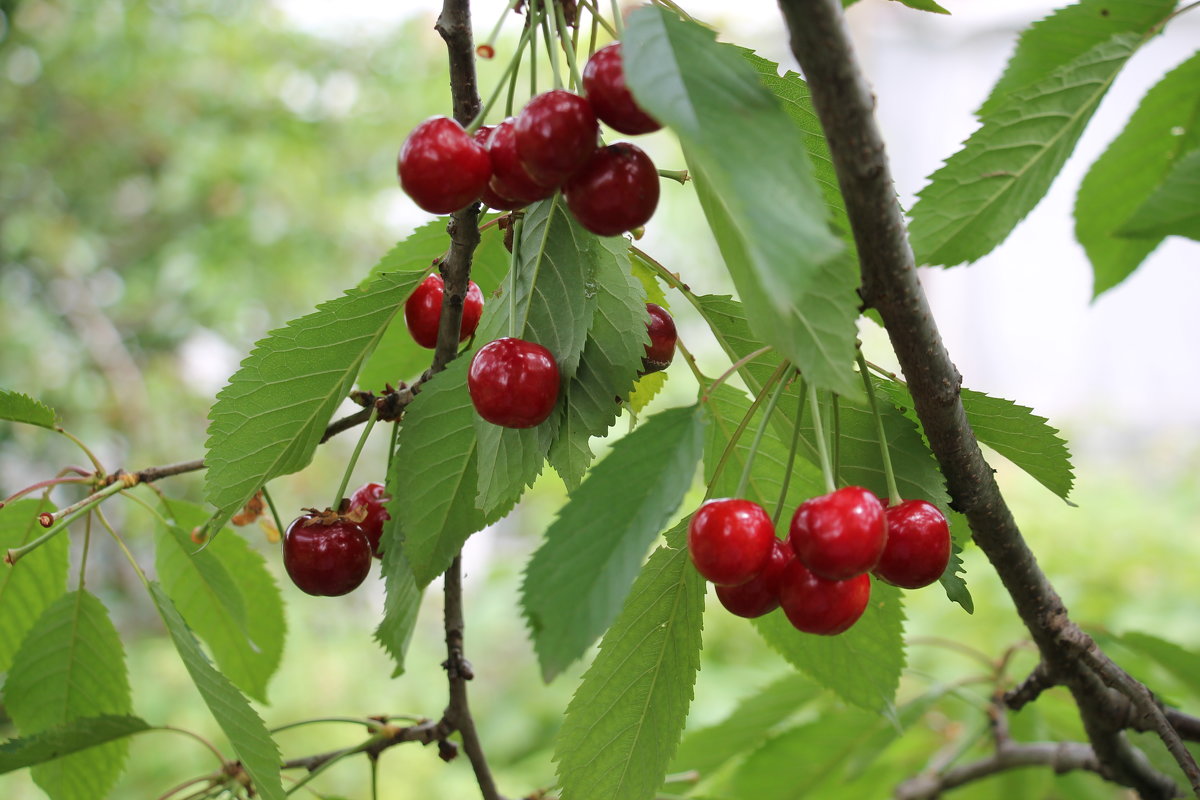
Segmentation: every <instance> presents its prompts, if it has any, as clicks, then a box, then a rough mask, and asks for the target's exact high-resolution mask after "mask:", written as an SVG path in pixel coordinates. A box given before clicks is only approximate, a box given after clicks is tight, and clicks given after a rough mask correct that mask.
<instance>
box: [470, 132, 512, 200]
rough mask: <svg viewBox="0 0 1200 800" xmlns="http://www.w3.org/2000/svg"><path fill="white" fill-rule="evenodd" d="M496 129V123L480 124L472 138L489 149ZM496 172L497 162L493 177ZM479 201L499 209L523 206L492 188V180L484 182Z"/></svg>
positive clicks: (493, 169)
mask: <svg viewBox="0 0 1200 800" xmlns="http://www.w3.org/2000/svg"><path fill="white" fill-rule="evenodd" d="M495 129H496V127H495V126H494V125H480V126H479V127H478V128H476V129H475V134H474V135H473V136H472V137H471V138H473V139H474V140H475V141H476V143H478V144H479V146H480V147H482V148H483V149H484V150H487V144H488V139H489V138H490V137H491V135H492V131H494V130H495ZM488 160H489V161H490V160H491V154H490V153H489V154H488ZM495 173H496V167H495V164H493V165H492V175H493V177H494V176H495ZM479 202H481V203H483V204H484V205H485V206H487V207H488V208H492V209H498V210H500V211H512V210H513V209H516V208H520V207H521V206H520V205H519V204H518V203H517V202H516V201H515V200H511V199H509V198H507V197H502V196H501V195H498V194H496V192H495V191H493V189H492V182H491V180H489V181H488V182H487V183H486V184H484V187H483V195H481V196H480V198H479Z"/></svg>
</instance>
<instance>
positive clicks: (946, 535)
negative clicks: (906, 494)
mask: <svg viewBox="0 0 1200 800" xmlns="http://www.w3.org/2000/svg"><path fill="white" fill-rule="evenodd" d="M884 514H885V515H886V516H887V528H888V537H887V546H886V547H884V548H883V556H882V557H881V558H880V559H879V563H878V564H877V565H876V566H875V577H877V578H881V579H883V580H885V581H887V582H888V583H890V584H892V585H894V586H900V587H903V588H905V589H920V588H921V587H922V586H928V585H929V584H931V583H934V582H935V581H937V579H938V578H940V577H942V573H943V572H945V571H946V566H947V565H948V564H949V563H950V526H949V524H947V522H946V518H945V516H943V515H942V512H941V511H939V510H938V507H937V506H935V505H934V504H933V503H930V502H927V501H925V500H905V501H904V502H903V503H901V504H900V505H897V506H892V507H891V508H889V509H887V511H885V512H884Z"/></svg>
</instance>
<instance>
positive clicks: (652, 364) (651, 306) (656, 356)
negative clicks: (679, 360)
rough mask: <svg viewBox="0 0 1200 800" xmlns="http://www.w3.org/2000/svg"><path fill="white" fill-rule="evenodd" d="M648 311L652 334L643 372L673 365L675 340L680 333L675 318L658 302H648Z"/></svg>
mask: <svg viewBox="0 0 1200 800" xmlns="http://www.w3.org/2000/svg"><path fill="white" fill-rule="evenodd" d="M646 312H647V313H648V314H649V315H650V322H649V323H648V324H647V325H646V330H647V332H648V333H649V334H650V344H648V345H646V355H644V356H643V357H642V374H646V373H650V372H658V371H659V370H664V369H666V368H667V367H669V366H670V365H671V359H673V358H675V342H676V341H677V340H678V339H679V334H678V333H677V332H676V331H675V320H673V319H671V315H670V314H668V313H667V310H666V309H665V308H663V307H662V306H660V305H658V304H656V303H646Z"/></svg>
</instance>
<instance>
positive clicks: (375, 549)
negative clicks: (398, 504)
mask: <svg viewBox="0 0 1200 800" xmlns="http://www.w3.org/2000/svg"><path fill="white" fill-rule="evenodd" d="M388 500H391V498H390V497H388V496H387V490H386V489H384V488H383V484H382V483H368V484H365V485H363V486H360V487H358V488H357V489H355V490H354V494H352V495H350V513H351V514H354V513H355V512H357V511H358V510H359V509H361V510H362V513H363V514H364V516H363V519H362V522H360V523H358V526H359V527H360V528H362V529H363V533H365V534H366V535H367V541H369V542H370V543H371V553H372V554H373V555H374V556H375V557H376V558H382V557H383V552H382V551H381V550H380V549H379V540H380V539H381V538H382V537H383V523H385V522H387V521H388V520H389V519H391V518H392V517H391V515H390V514H388V512H387V508H386V503H387V501H388Z"/></svg>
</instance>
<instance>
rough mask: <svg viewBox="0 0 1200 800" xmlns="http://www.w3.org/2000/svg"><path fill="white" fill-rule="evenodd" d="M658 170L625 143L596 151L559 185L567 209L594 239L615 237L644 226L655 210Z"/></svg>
mask: <svg viewBox="0 0 1200 800" xmlns="http://www.w3.org/2000/svg"><path fill="white" fill-rule="evenodd" d="M658 188H659V187H658V170H657V169H656V168H655V166H654V162H653V161H651V160H650V156H648V155H646V154H645V153H644V152H642V149H641V148H640V147H638V146H637V145H634V144H630V143H629V142H617V143H616V144H610V145H609V146H608V147H605V148H603V149H601V150H597V151H596V152H595V153H593V154H592V157H591V158H589V159H588V161H587V163H586V164H584V165H583V167H582V168H580V170H579V171H578V172H576V173H575V174H574V175H572V176H571V179H570V180H568V181H567V182H566V184H564V185H563V196H564V197H565V198H566V200H567V208H569V209H571V213H572V214H574V215H575V219H577V220H579V224H580V225H582V226H583V227H585V228H587V229H588V230H589V231H591V232H592V233H594V234H596V235H597V236H616V235H618V234H621V233H624V232H625V231H629V230H633V229H634V228H637V227H639V226H641V225H645V224H646V222H647V221H649V219H650V217H652V216H654V209H655V208H657V207H658Z"/></svg>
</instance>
